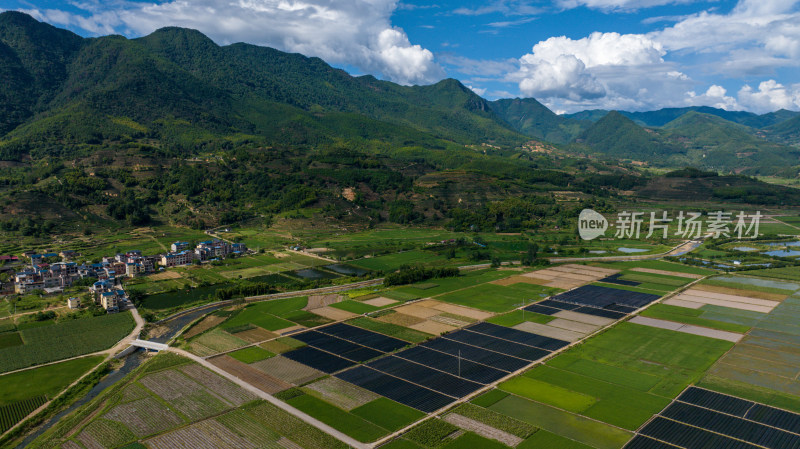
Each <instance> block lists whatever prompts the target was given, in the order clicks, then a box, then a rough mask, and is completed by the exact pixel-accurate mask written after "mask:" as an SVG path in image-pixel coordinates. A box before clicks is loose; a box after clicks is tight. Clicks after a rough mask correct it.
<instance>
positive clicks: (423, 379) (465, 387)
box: [367, 356, 483, 398]
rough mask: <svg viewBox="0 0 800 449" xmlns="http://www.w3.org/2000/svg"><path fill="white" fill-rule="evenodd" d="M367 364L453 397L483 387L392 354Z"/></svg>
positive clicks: (458, 396) (464, 394)
mask: <svg viewBox="0 0 800 449" xmlns="http://www.w3.org/2000/svg"><path fill="white" fill-rule="evenodd" d="M367 366H369V367H370V368H373V369H375V370H377V371H381V372H383V373H386V374H389V375H391V376H394V377H397V378H400V379H403V380H407V381H409V382H411V383H414V384H417V385H422V386H424V387H425V388H428V389H431V390H434V391H437V392H439V393H442V394H446V395H448V396H452V397H455V398H460V397H464V396H466V395H468V394H470V393H472V392H473V391H476V390H478V389H480V388H481V387H483V385H482V384H479V383H477V382H472V381H469V380H466V379H462V378H460V377H457V376H454V375H451V374H447V373H443V372H441V371H438V370H435V369H433V368H429V367H427V366H425V365H421V364H418V363H415V362H410V361H408V360H405V359H402V358H399V357H394V356H389V357H384V358H381V359H378V360H375V361H373V362H370V363H368V364H367Z"/></svg>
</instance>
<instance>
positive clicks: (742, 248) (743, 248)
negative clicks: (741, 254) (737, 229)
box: [733, 246, 758, 251]
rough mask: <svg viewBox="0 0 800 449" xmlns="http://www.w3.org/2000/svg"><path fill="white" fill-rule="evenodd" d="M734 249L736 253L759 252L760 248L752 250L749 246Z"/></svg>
mask: <svg viewBox="0 0 800 449" xmlns="http://www.w3.org/2000/svg"><path fill="white" fill-rule="evenodd" d="M733 249H734V250H736V251H758V248H751V247H749V246H736V247H734V248H733Z"/></svg>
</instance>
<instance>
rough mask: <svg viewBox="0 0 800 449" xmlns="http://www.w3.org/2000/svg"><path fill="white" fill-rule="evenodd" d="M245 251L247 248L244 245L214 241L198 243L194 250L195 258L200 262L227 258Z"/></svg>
mask: <svg viewBox="0 0 800 449" xmlns="http://www.w3.org/2000/svg"><path fill="white" fill-rule="evenodd" d="M245 251H247V247H246V246H245V245H244V243H228V242H226V241H223V240H216V239H215V240H207V241H205V242H200V243H199V244H198V245H197V248H195V249H194V252H195V254H196V255H197V258H198V259H200V260H202V261H205V260H211V259H216V258H220V257H227V256H228V255H229V254H239V253H244V252H245Z"/></svg>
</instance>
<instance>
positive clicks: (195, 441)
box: [146, 420, 253, 449]
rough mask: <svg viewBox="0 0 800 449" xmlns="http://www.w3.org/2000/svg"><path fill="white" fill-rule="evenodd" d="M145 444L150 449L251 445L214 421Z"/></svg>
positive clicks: (234, 448) (191, 448)
mask: <svg viewBox="0 0 800 449" xmlns="http://www.w3.org/2000/svg"><path fill="white" fill-rule="evenodd" d="M146 443H147V447H149V448H152V449H181V448H185V449H219V448H231V449H239V448H242V449H244V448H246V447H251V446H252V444H253V443H252V442H250V441H248V440H246V439H245V438H242V437H241V436H240V435H238V434H236V433H234V432H233V431H231V430H229V429H228V428H226V427H225V426H223V425H222V424H220V423H219V422H217V421H214V420H206V421H201V422H198V423H195V424H192V425H190V426H187V427H184V428H182V429H178V430H173V431H172V432H168V433H165V434H163V435H159V436H157V437H154V438H151V439H149V440H147V441H146Z"/></svg>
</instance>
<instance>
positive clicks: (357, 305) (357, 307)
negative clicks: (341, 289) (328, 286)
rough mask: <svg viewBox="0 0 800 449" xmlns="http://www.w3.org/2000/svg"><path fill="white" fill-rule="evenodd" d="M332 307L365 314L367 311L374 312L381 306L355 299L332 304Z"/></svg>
mask: <svg viewBox="0 0 800 449" xmlns="http://www.w3.org/2000/svg"><path fill="white" fill-rule="evenodd" d="M331 307H335V308H337V309H342V310H346V311H348V312H352V313H357V314H359V315H363V314H365V313H369V312H374V311H376V310H380V309H381V308H380V307H375V306H371V305H369V304H364V303H363V302H359V301H353V300H348V301H342V302H337V303H335V304H331Z"/></svg>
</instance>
